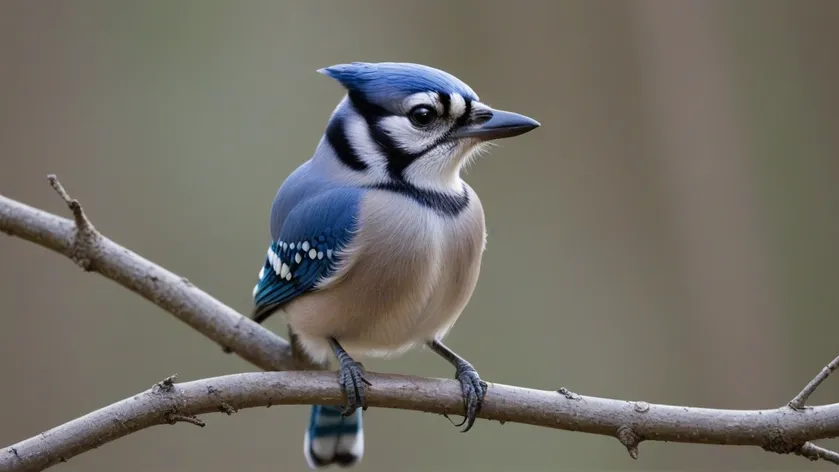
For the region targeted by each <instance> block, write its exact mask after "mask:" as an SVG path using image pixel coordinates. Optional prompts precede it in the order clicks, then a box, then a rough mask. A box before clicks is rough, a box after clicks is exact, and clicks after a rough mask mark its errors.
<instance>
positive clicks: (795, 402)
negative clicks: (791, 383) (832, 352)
mask: <svg viewBox="0 0 839 472" xmlns="http://www.w3.org/2000/svg"><path fill="white" fill-rule="evenodd" d="M837 368H839V356H837V357H836V358H835V359H833V360H832V361H830V363H829V364H827V365H826V366H824V367H823V368H822V370H821V372H819V373H818V375H816V376H815V377H814V378H813V380H811V381H810V383H808V384H807V386H806V387H804V390H802V391H801V392H800V393H799V394H798V395H796V396H795V398H793V399H792V400H790V402H789V403H788V405H789V407H790V408H792V409H793V410H802V409H804V408H805V403H807V399H808V398H810V395H812V394H813V392H815V391H816V389H817V388H819V385H821V383H822V382H824V381H825V379H827V378H828V377H829V376H830V374H831V373H832V372H833V371H834V370H836V369H837Z"/></svg>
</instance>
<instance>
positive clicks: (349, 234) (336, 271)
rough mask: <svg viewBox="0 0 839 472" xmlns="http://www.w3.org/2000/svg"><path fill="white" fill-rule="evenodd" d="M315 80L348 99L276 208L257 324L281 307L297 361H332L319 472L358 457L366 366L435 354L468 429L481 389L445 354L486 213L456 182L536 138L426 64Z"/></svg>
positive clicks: (322, 411)
mask: <svg viewBox="0 0 839 472" xmlns="http://www.w3.org/2000/svg"><path fill="white" fill-rule="evenodd" d="M318 72H320V73H322V74H324V75H327V76H329V77H331V78H333V79H335V80H337V81H338V82H339V83H340V84H341V85H342V86H343V87H344V88H345V89H346V91H347V93H346V95H345V96H344V98H343V99H342V100H341V102H340V103H339V104H338V106H337V108H335V110H334V112H333V113H332V116H331V117H330V119H329V122H328V124H327V126H326V132H325V133H324V135H323V137H322V138H321V140H320V143H319V144H318V146H317V148H316V149H315V152H314V155H313V156H312V158H311V159H309V160H308V161H306V162H304V163H303V164H302V165H301V166H300V167H298V168H297V169H296V170H295V171H294V172H293V173H292V174H291V175H290V176H289V177H288V179H286V181H285V182H284V183H283V184H282V186H281V187H280V189H279V191H278V192H277V195H276V197H275V198H274V202H273V205H272V207H271V214H270V229H271V245H270V247H269V248H268V254H267V257H266V258H265V263H264V265H263V267H262V270H260V272H259V281H258V283H257V284H256V286H255V287H254V291H253V297H254V303H255V309H254V312H253V315H252V317H253V319H254V320H255V321H256V322H258V323H261V322H263V321H265V319H267V318H268V317H269V316H271V315H272V314H273V313H275V312H276V311H277V310H279V309H282V311H283V312H285V314H286V321H287V324H288V329H289V334H290V336H291V338H292V340H293V343H292V344H293V346H295V348H296V349H298V350H300V351H302V352H303V353H304V354H305V355H306V356H307V357H308V358H310V359H311V360H312V361H314V362H316V363H321V364H322V363H328V362H329V359H330V358H331V357H332V356H334V357H335V358H336V359H337V362H338V379H339V383H340V385H341V388H342V389H343V391H344V392H345V394H346V401H347V403H346V405H345V406H343V407H335V406H326V405H318V406H314V407H313V408H312V411H311V415H310V422H309V427H308V430H307V431H306V435H305V439H304V453H305V455H306V460H307V462H308V464H309V466H310V467H311V468H320V467H325V466H327V465H329V464H333V463H336V464H339V465H341V466H350V465H353V464H355V463H356V462H358V461H359V460H360V459H361V456H362V455H363V452H364V434H363V430H362V418H361V416H362V413H361V412H362V410H364V409H366V405H365V391H366V387H367V386H368V385H370V382H369V381H368V380H367V379H366V378H365V373H364V368H363V366H362V365H361V364H360V363H359V362H357V360H356V359H360V358H362V357H376V356H378V357H384V356H394V355H397V354H401V353H403V352H405V351H406V350H408V349H410V348H412V347H421V346H427V347H428V348H429V349H430V350H431V351H433V352H435V353H437V354H438V355H440V356H441V357H442V358H444V359H445V360H446V361H448V362H449V363H450V364H452V366H453V367H454V368H455V371H456V373H455V377H456V378H457V380H458V381H459V382H460V384H461V387H462V393H463V400H464V409H465V413H466V415H465V418H464V420H463V422H462V423H460V425H458V426H461V425H463V424H465V425H466V426H465V427H464V429H463V431H464V432H465V431H468V430H469V429H470V428H471V427H472V424H473V423H474V421H475V416H476V415H477V413H478V411H479V409H480V407H481V403H482V401H483V399H484V395H485V394H486V389H487V385H486V383H485V382H483V381H482V380H481V378H480V377H479V376H478V373H477V372H476V371H475V368H474V367H472V365H471V364H470V363H469V362H467V361H466V360H465V359H463V358H462V357H460V356H459V355H458V354H456V353H455V352H454V351H452V350H451V349H449V348H448V347H446V346H445V345H444V344H443V343H442V342H441V339H442V338H443V337H444V336H445V335H446V333H447V332H448V331H449V330H450V329H451V327H452V326H453V325H454V323H455V321H456V320H457V318H458V317H459V316H460V313H461V312H462V311H463V309H464V307H465V306H466V303H467V302H468V301H469V298H470V297H471V295H472V291H473V290H474V288H475V284H476V282H477V280H478V272H479V270H480V266H481V255H482V253H483V250H484V246H485V241H486V233H485V225H484V211H483V208H482V207H481V201H480V200H479V199H478V196H477V195H476V194H475V192H474V191H473V190H472V188H471V187H470V186H469V185H468V184H466V182H464V181H463V180H461V177H460V170H461V169H462V168H463V166H464V165H466V164H467V163H468V162H469V161H470V160H471V159H472V158H473V157H474V156H475V155H476V154H478V153H479V152H481V151H483V150H485V148H486V147H487V146H488V142H489V141H491V140H494V139H499V138H508V137H512V136H517V135H521V134H523V133H526V132H528V131H530V130H533V129H534V128H536V127H538V126H539V123H538V122H536V121H534V120H533V119H531V118H528V117H526V116H522V115H519V114H516V113H511V112H507V111H501V110H496V109H493V108H490V107H489V106H487V105H485V104H483V103H481V102H480V101H479V99H478V96H477V95H476V94H475V92H474V91H472V89H471V88H470V87H469V86H468V85H466V84H465V83H463V82H462V81H460V80H459V79H457V78H456V77H454V76H452V75H450V74H448V73H446V72H443V71H441V70H437V69H434V68H431V67H427V66H423V65H418V64H409V63H360V62H354V63H351V64H340V65H335V66H332V67H327V68H324V69H320V70H319V71H318Z"/></svg>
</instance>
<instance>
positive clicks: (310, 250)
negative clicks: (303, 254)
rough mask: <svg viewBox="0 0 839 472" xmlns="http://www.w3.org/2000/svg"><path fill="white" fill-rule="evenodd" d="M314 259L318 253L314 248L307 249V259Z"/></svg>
mask: <svg viewBox="0 0 839 472" xmlns="http://www.w3.org/2000/svg"><path fill="white" fill-rule="evenodd" d="M316 257H318V252H317V251H316V250H315V248H312V249H309V259H314V258H316Z"/></svg>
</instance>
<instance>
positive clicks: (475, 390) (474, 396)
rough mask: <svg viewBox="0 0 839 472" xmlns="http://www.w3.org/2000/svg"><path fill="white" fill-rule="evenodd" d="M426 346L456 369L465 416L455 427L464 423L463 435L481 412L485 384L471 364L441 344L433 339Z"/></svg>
mask: <svg viewBox="0 0 839 472" xmlns="http://www.w3.org/2000/svg"><path fill="white" fill-rule="evenodd" d="M427 345H428V347H429V348H431V350H432V351H434V352H435V353H437V354H438V355H439V356H440V357H442V358H443V359H445V360H447V361H449V363H450V364H451V365H453V366H454V367H455V369H456V370H455V378H456V379H457V380H458V381H459V382H460V388H461V391H462V392H463V407H464V409H465V410H466V416H465V417H464V418H463V421H462V422H461V423H460V424H459V425H457V426H462V425H463V424H464V423H465V424H466V427H465V428H463V432H464V433H465V432H466V431H469V430H470V429H472V425H473V424H474V423H475V417H476V416H477V414H478V412H479V411H480V410H481V405H483V403H484V397H485V396H486V394H487V384H486V382H484V381H483V380H481V377H479V376H478V372H477V371H476V370H475V368H474V367H472V364H470V363H469V362H467V361H466V359H464V358H462V357H460V356H458V355H457V354H455V352H454V351H452V350H451V349H449V348H448V347H446V345H445V344H443V343H442V342H440V341H438V340H436V339H435V340H433V341H429V342H428V343H427Z"/></svg>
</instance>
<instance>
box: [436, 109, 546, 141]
mask: <svg viewBox="0 0 839 472" xmlns="http://www.w3.org/2000/svg"><path fill="white" fill-rule="evenodd" d="M490 113H492V116H491V117H490V118H489V119H488V120H484V121H483V122H480V123H476V124H472V125H468V126H466V127H464V128H463V129H461V130H458V131H455V132H454V133H452V135H451V137H453V138H478V139H481V140H483V141H489V140H492V139H502V138H512V137H513V136H519V135H521V134H524V133H527V132H528V131H532V130H534V129H536V128H538V127H539V126H541V125H540V124H539V122H538V121H536V120H534V119H533V118H529V117H527V116H524V115H519V114H518V113H513V112H510V111H503V110H494V109H491V110H487V111H486V112H485V111H484V110H481V115H483V116H484V117H485V116H488V115H489V114H490Z"/></svg>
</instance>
